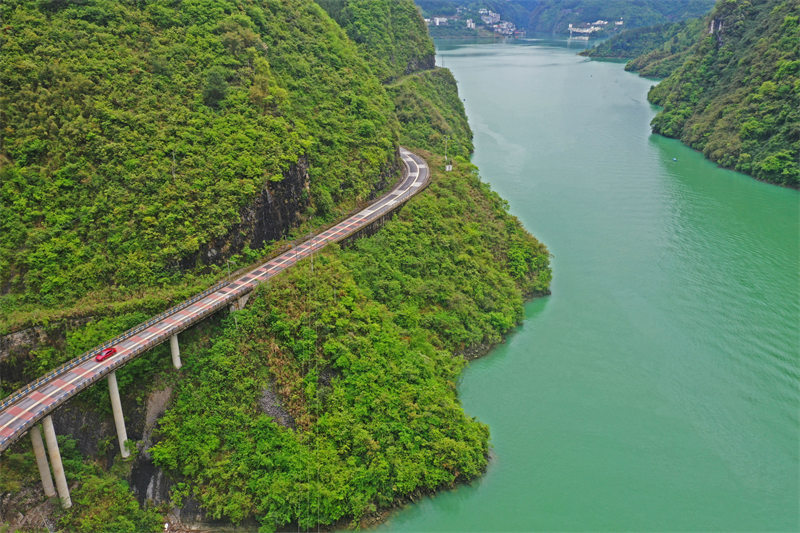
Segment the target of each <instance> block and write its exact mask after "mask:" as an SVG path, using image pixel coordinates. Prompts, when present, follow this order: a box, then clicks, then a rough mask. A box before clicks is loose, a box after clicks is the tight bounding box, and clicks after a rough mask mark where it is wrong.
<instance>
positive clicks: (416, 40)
mask: <svg viewBox="0 0 800 533" xmlns="http://www.w3.org/2000/svg"><path fill="white" fill-rule="evenodd" d="M317 3H319V4H320V5H321V6H322V7H323V8H325V10H326V11H327V12H328V14H330V15H331V17H332V18H333V19H334V20H335V21H336V22H338V23H339V24H340V25H341V26H342V28H344V30H345V31H346V32H347V35H348V36H349V37H350V38H351V39H352V40H353V42H355V43H356V44H357V45H358V46H359V48H360V50H361V52H362V53H363V54H364V56H365V57H367V58H368V59H369V63H370V65H372V68H373V71H374V72H375V74H376V75H377V76H378V78H380V79H381V81H384V82H385V81H389V80H393V79H395V78H397V77H399V76H402V75H403V74H410V73H412V72H415V71H417V70H420V69H421V68H432V67H433V56H434V48H433V43H432V42H431V40H430V39H429V38H428V37H427V34H426V29H425V22H424V21H423V20H422V17H421V16H420V13H419V11H418V10H417V8H416V7H415V6H414V3H413V2H412V1H411V0H317Z"/></svg>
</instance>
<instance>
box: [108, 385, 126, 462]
mask: <svg viewBox="0 0 800 533" xmlns="http://www.w3.org/2000/svg"><path fill="white" fill-rule="evenodd" d="M108 393H109V395H110V396H111V411H112V413H113V414H114V425H115V426H117V439H118V440H119V451H120V453H121V454H122V457H128V456H129V455H130V454H131V452H129V451H128V448H127V447H125V441H127V440H128V432H127V431H126V430H125V418H124V417H123V416H122V402H121V401H120V399H119V387H118V386H117V373H116V372H112V373H110V374H109V375H108Z"/></svg>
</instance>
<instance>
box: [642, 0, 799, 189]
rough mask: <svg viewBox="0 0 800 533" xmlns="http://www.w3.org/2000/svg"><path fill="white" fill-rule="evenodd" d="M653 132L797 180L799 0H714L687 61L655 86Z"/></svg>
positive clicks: (759, 174) (747, 168) (741, 166)
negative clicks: (655, 113)
mask: <svg viewBox="0 0 800 533" xmlns="http://www.w3.org/2000/svg"><path fill="white" fill-rule="evenodd" d="M649 98H650V100H651V101H652V102H653V103H655V104H658V105H661V106H663V107H664V110H663V111H661V112H660V113H659V114H658V115H656V117H655V118H654V119H653V123H652V125H653V131H654V132H656V133H660V134H663V135H667V136H670V137H676V138H679V139H681V140H682V141H684V142H685V143H687V144H688V145H690V146H692V147H694V148H696V149H698V150H701V151H702V152H703V153H704V154H705V155H706V156H707V157H709V158H710V159H711V160H713V161H716V162H718V163H719V164H721V165H723V166H725V167H729V168H733V169H736V170H740V171H742V172H746V173H748V174H751V175H752V176H754V177H756V178H759V179H762V180H765V181H770V182H773V183H778V184H781V185H786V186H789V187H795V188H796V187H798V186H799V185H800V4H798V3H797V2H796V1H794V0H767V1H763V2H749V1H745V0H725V1H720V2H719V3H718V4H717V6H716V8H715V9H714V11H713V12H712V13H711V14H710V15H709V16H708V17H707V18H706V20H705V31H703V33H702V36H701V38H700V40H699V41H698V42H697V43H696V44H695V45H694V47H693V49H692V50H691V52H690V53H689V56H688V58H687V59H686V61H685V62H684V63H683V64H682V65H681V67H680V68H679V69H678V70H676V71H675V72H674V73H673V74H672V75H671V76H669V77H668V78H667V79H665V80H664V81H662V82H661V83H660V84H659V85H657V86H655V87H654V88H653V89H652V90H651V91H650V94H649Z"/></svg>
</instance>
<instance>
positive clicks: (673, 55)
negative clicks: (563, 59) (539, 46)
mask: <svg viewBox="0 0 800 533" xmlns="http://www.w3.org/2000/svg"><path fill="white" fill-rule="evenodd" d="M704 29H705V23H704V21H703V19H688V20H682V21H680V22H675V23H668V24H659V25H657V26H646V27H644V28H632V29H628V30H625V31H623V32H622V33H619V34H617V35H615V36H613V37H611V38H610V39H608V40H606V41H603V42H602V43H600V44H598V45H597V46H595V47H594V48H590V49H589V50H584V51H583V52H581V53H580V55H583V56H588V57H597V58H600V57H605V58H628V59H631V60H630V61H629V62H628V63H627V64H626V65H625V70H630V71H634V72H638V73H639V74H640V75H642V76H648V77H652V78H664V77H666V76H669V75H670V74H671V73H672V72H673V71H674V70H675V69H677V68H678V67H679V66H680V65H682V64H683V62H684V61H685V60H686V57H687V56H688V54H689V50H690V49H691V48H692V46H693V45H694V44H695V43H696V42H697V39H698V36H699V35H700V34H701V33H702V32H703V31H704Z"/></svg>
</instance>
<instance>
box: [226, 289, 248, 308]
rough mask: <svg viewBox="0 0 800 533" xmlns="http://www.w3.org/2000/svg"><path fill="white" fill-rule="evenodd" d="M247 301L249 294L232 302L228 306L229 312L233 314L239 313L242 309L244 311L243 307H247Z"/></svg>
mask: <svg viewBox="0 0 800 533" xmlns="http://www.w3.org/2000/svg"><path fill="white" fill-rule="evenodd" d="M249 299H250V293H249V292H248V293H247V294H245V295H243V296H240V297H239V298H237V299H236V301H234V302H233V303H232V304H231V305H230V306H229V310H230V312H231V313H233V312H234V311H241V310H242V309H244V306H245V305H247V300H249Z"/></svg>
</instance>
